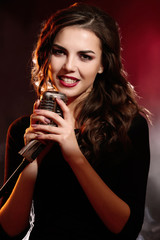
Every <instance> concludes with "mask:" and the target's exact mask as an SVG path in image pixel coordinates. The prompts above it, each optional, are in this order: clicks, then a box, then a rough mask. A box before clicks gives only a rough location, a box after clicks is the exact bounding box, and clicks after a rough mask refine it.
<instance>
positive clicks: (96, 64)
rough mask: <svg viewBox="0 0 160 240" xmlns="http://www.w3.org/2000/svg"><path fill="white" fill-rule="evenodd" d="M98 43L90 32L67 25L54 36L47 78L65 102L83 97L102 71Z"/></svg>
mask: <svg viewBox="0 0 160 240" xmlns="http://www.w3.org/2000/svg"><path fill="white" fill-rule="evenodd" d="M101 56H102V50H101V42H100V40H99V38H98V37H97V36H96V35H95V34H94V33H93V32H91V31H89V30H86V29H83V28H80V27H77V26H69V27H65V28H63V29H62V30H61V31H60V32H59V33H58V34H57V35H56V37H55V39H54V42H53V48H52V55H51V62H50V66H49V70H50V71H49V72H50V78H51V79H52V81H53V84H54V85H55V86H56V88H57V89H58V91H60V92H62V93H64V94H66V95H67V98H68V100H70V101H71V100H72V99H73V100H74V99H76V98H77V97H79V96H83V95H84V96H86V93H88V92H89V91H90V90H91V89H92V86H93V82H94V80H95V77H96V75H97V73H102V72H103V66H102V63H101Z"/></svg>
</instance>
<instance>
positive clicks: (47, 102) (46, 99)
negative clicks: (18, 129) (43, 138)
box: [0, 91, 67, 198]
mask: <svg viewBox="0 0 160 240" xmlns="http://www.w3.org/2000/svg"><path fill="white" fill-rule="evenodd" d="M56 98H60V99H62V100H63V101H64V102H65V103H66V101H67V97H66V95H65V94H63V93H60V92H57V91H46V92H44V93H43V94H42V95H41V98H40V106H39V108H40V109H45V110H49V111H52V112H55V113H57V114H58V115H59V116H61V117H63V113H62V110H61V108H60V107H59V105H58V104H57V102H56ZM50 125H53V126H56V124H55V123H54V122H52V121H51V123H50ZM44 148H45V145H44V144H43V143H41V142H40V141H38V140H31V141H30V142H29V143H28V144H27V145H25V146H24V147H23V148H22V149H21V150H20V151H19V154H20V155H21V156H23V157H24V158H23V160H22V162H21V163H20V165H19V166H18V167H17V169H16V170H15V171H14V172H13V174H12V175H11V176H10V177H9V179H8V180H7V181H6V182H5V184H4V185H3V186H2V188H1V189H0V198H1V197H2V196H3V195H4V194H5V193H6V192H7V189H8V188H9V186H10V183H11V182H12V181H13V180H14V179H15V178H16V177H18V175H19V174H20V173H21V172H22V171H23V169H24V168H25V167H26V166H27V165H28V164H29V163H31V162H33V161H34V160H35V159H36V157H37V156H38V155H39V154H40V152H41V151H42V150H43V149H44Z"/></svg>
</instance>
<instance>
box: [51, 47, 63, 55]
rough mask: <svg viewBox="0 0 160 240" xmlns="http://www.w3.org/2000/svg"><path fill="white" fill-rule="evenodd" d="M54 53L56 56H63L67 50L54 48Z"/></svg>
mask: <svg viewBox="0 0 160 240" xmlns="http://www.w3.org/2000/svg"><path fill="white" fill-rule="evenodd" d="M52 54H53V55H55V56H62V55H64V54H65V52H64V50H62V49H56V48H53V49H52Z"/></svg>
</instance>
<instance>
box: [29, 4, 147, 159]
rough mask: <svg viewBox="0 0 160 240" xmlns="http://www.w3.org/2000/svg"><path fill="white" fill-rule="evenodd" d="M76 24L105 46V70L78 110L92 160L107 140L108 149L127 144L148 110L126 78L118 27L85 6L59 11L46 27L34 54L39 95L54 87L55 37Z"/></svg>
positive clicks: (83, 143)
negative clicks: (137, 120) (134, 121)
mask: <svg viewBox="0 0 160 240" xmlns="http://www.w3.org/2000/svg"><path fill="white" fill-rule="evenodd" d="M73 25H77V26H79V27H81V28H84V29H88V30H90V31H92V32H94V33H95V35H96V36H97V37H98V38H99V39H100V41H101V46H102V64H103V67H104V71H103V73H102V74H97V76H96V78H95V81H94V85H93V89H92V91H91V92H90V93H89V95H88V96H87V97H86V99H84V100H83V101H82V102H80V103H79V104H78V106H77V109H81V110H80V111H75V115H76V118H77V124H78V128H79V129H80V130H81V139H82V146H83V147H82V148H83V151H84V153H85V155H86V156H87V157H88V158H90V157H91V155H92V156H94V157H95V158H96V156H97V155H98V154H99V151H100V148H101V145H102V144H103V143H104V141H105V142H106V144H107V145H106V147H108V149H109V147H110V146H111V145H113V144H114V143H116V142H121V143H123V144H125V143H126V142H127V141H128V135H127V132H128V129H129V127H130V125H131V122H132V119H133V118H134V116H135V115H136V114H137V113H138V112H140V111H141V112H144V110H143V109H142V108H141V107H140V106H139V105H138V103H137V100H136V93H135V91H134V88H133V86H132V85H131V84H130V83H129V82H128V80H127V79H126V74H125V71H124V69H123V65H122V61H121V44H120V34H119V27H118V24H117V23H116V22H115V21H114V20H113V19H112V18H111V17H110V16H109V15H108V14H107V13H106V12H104V11H102V10H100V9H99V8H97V7H94V6H90V5H86V4H82V3H79V4H78V3H76V4H74V5H72V6H70V7H69V8H66V9H63V10H60V11H58V12H56V13H55V14H54V15H52V16H51V17H50V18H49V20H48V21H47V22H46V23H45V24H44V25H43V28H42V31H41V34H40V36H39V40H38V43H37V46H36V48H35V51H34V52H33V68H32V81H33V83H34V86H35V87H36V90H37V93H38V95H39V94H41V91H42V89H43V90H44V89H47V87H48V86H49V84H51V81H50V79H49V75H48V66H49V63H50V56H51V54H52V51H51V50H52V45H53V41H54V38H55V36H56V34H57V33H58V32H59V31H60V30H61V29H62V28H64V27H66V26H73Z"/></svg>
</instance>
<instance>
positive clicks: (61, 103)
mask: <svg viewBox="0 0 160 240" xmlns="http://www.w3.org/2000/svg"><path fill="white" fill-rule="evenodd" d="M56 101H57V103H58V105H59V106H60V108H61V109H62V112H63V117H64V119H69V118H70V114H69V113H70V111H69V108H68V107H67V105H66V104H65V102H64V101H63V100H61V99H60V98H56Z"/></svg>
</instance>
